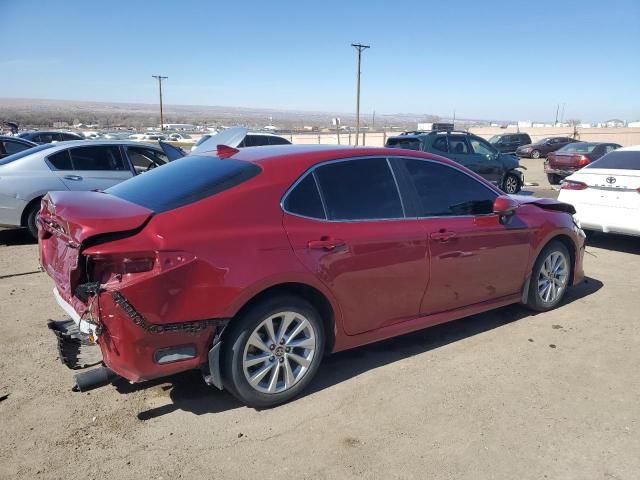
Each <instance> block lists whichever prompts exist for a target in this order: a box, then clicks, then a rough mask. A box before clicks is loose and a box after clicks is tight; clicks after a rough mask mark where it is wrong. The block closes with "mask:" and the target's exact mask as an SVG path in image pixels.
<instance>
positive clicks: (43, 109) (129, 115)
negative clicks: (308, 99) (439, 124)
mask: <svg viewBox="0 0 640 480" xmlns="http://www.w3.org/2000/svg"><path fill="white" fill-rule="evenodd" d="M163 110H164V121H165V123H193V124H208V125H234V124H244V125H247V126H249V127H263V126H265V125H269V124H273V125H275V126H277V127H278V128H282V129H290V128H296V127H302V126H305V125H311V126H322V127H325V126H330V125H331V121H332V119H333V118H335V117H339V118H340V119H341V123H342V124H343V125H353V124H355V114H354V113H348V112H341V113H336V112H318V111H300V110H278V109H267V108H248V107H226V106H201V105H164V106H163ZM360 118H361V123H362V124H363V125H369V126H376V127H390V126H397V127H401V128H415V127H416V124H417V123H418V122H430V121H438V120H444V121H446V120H449V119H447V118H443V119H440V117H438V116H436V115H429V114H416V113H397V114H376V115H375V117H374V115H373V114H362V115H361V117H360ZM0 121H15V122H18V123H19V124H20V125H21V126H40V127H44V126H52V125H53V123H55V122H66V123H68V124H69V125H74V124H77V123H83V124H87V125H93V124H98V125H100V126H101V127H103V128H108V127H109V126H115V125H127V126H132V127H137V128H141V127H148V126H156V125H159V108H158V105H157V104H145V103H111V102H87V101H72V100H51V99H40V98H0ZM456 121H460V122H469V123H481V122H482V121H478V120H473V119H462V118H460V119H456ZM482 123H484V122H482Z"/></svg>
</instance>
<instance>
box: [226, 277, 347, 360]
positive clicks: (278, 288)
mask: <svg viewBox="0 0 640 480" xmlns="http://www.w3.org/2000/svg"><path fill="white" fill-rule="evenodd" d="M277 295H294V296H297V297H300V298H303V299H304V300H306V301H307V302H309V303H310V304H311V305H312V306H313V307H314V308H315V309H316V310H317V311H318V313H319V314H320V319H321V320H322V326H323V330H324V334H325V351H326V352H331V351H333V347H334V345H335V341H336V335H337V326H336V312H335V309H334V307H333V305H332V303H331V301H330V300H329V299H328V298H327V296H326V295H325V294H324V293H323V292H321V291H320V290H318V289H317V288H315V287H313V286H311V285H308V284H306V283H301V282H283V283H278V284H275V285H271V286H269V287H267V288H264V289H263V290H261V291H260V292H258V293H256V294H255V295H253V296H252V297H251V298H249V299H248V300H247V301H246V302H245V303H244V304H243V305H242V306H241V307H240V309H239V310H238V311H237V312H236V314H235V315H234V317H236V316H239V315H242V313H244V312H245V311H247V310H248V309H250V308H251V307H253V306H254V305H256V304H257V303H259V302H261V301H263V300H264V299H266V298H269V297H273V296H277ZM232 321H233V320H232ZM222 340H223V341H224V334H223V335H222Z"/></svg>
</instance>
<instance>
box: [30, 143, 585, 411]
mask: <svg viewBox="0 0 640 480" xmlns="http://www.w3.org/2000/svg"><path fill="white" fill-rule="evenodd" d="M572 213H574V210H573V207H571V206H570V205H567V204H564V203H561V202H558V201H555V200H550V199H537V198H531V197H509V196H504V195H503V194H502V192H501V191H500V190H498V189H497V188H496V187H494V186H492V185H491V184H490V183H488V182H487V181H485V180H484V179H482V178H481V177H479V176H478V175H476V174H474V173H473V172H471V171H470V170H467V169H465V168H464V167H462V166H460V165H459V164H457V163H454V162H452V161H449V160H447V159H444V158H442V157H439V156H436V155H432V154H429V153H421V152H416V151H411V150H400V149H385V148H350V147H324V148H323V147H319V146H313V147H311V146H284V147H278V146H273V147H256V148H246V149H243V150H241V151H238V150H236V149H231V148H229V147H224V146H221V147H219V148H218V151H217V152H213V153H212V154H210V155H208V156H206V155H203V156H189V157H185V158H183V159H180V160H178V161H175V162H172V163H170V164H167V165H165V166H163V167H161V168H157V169H154V170H152V171H150V172H148V173H145V174H144V175H139V176H137V177H134V178H132V179H131V180H128V181H126V182H123V183H121V184H119V185H116V186H115V187H112V188H110V189H108V190H106V191H105V192H103V193H100V192H52V193H49V194H48V195H47V196H46V197H45V198H44V199H43V202H42V213H41V216H40V225H41V229H40V235H39V236H40V240H39V243H40V255H41V264H42V266H43V268H44V269H45V270H46V271H47V272H48V274H49V275H50V276H51V277H52V278H53V279H54V281H55V284H56V287H55V290H54V294H55V296H56V298H57V300H58V303H59V304H60V305H61V306H62V307H63V308H64V310H65V311H66V312H67V313H69V315H70V316H71V317H72V318H73V319H74V321H75V322H76V324H78V325H79V332H75V333H72V334H71V333H67V334H61V335H59V336H60V337H65V335H67V337H69V338H67V340H69V339H70V338H71V339H75V340H81V341H82V342H87V341H95V342H97V343H98V345H99V346H100V349H101V350H102V355H103V362H104V365H105V366H104V367H101V368H100V369H97V370H92V371H90V372H88V374H86V373H85V374H81V375H79V376H76V381H77V382H78V385H79V386H80V387H81V388H89V387H91V386H94V384H97V383H98V382H102V381H106V380H108V379H109V378H110V375H111V372H115V374H117V375H119V376H122V377H124V378H126V379H128V380H130V381H131V382H140V381H144V380H149V379H152V378H157V377H162V376H165V375H170V374H173V373H176V372H179V371H183V370H188V369H202V371H203V375H204V379H205V381H206V382H208V383H209V384H211V385H215V386H217V387H219V388H223V387H224V388H226V389H228V390H229V391H230V392H232V393H233V394H234V395H235V396H236V397H237V398H239V399H240V400H241V401H242V402H244V403H245V404H247V405H250V406H254V407H267V406H272V405H276V404H279V403H282V402H285V401H287V400H289V399H291V398H292V397H294V396H296V395H297V394H299V393H300V392H301V390H302V389H304V388H305V387H306V386H307V385H308V384H309V382H310V381H311V379H312V377H313V376H314V374H315V373H316V371H317V370H318V367H319V364H320V361H321V359H322V356H323V355H324V354H325V353H327V352H336V351H339V350H344V349H348V348H353V347H357V346H359V345H363V344H367V343H371V342H375V341H378V340H382V339H385V338H389V337H393V336H396V335H400V334H403V333H407V332H411V331H414V330H418V329H422V328H425V327H428V326H431V325H435V324H439V323H443V322H447V321H450V320H454V319H458V318H461V317H465V316H468V315H473V314H476V313H480V312H484V311H487V310H490V309H493V308H497V307H501V306H504V305H508V304H513V303H518V302H522V303H524V304H526V305H528V306H529V307H531V308H532V309H534V310H539V311H543V310H549V309H551V308H554V307H555V306H557V305H558V303H559V302H560V301H561V300H562V297H563V295H564V293H565V291H566V289H567V287H568V286H569V285H572V284H575V283H577V282H580V281H581V280H582V278H583V271H582V257H583V250H584V243H583V240H584V234H583V232H582V231H581V230H580V229H579V228H578V227H577V226H576V225H575V224H574V222H573V218H572ZM63 343H64V338H63ZM63 347H64V345H63ZM63 350H64V348H63ZM87 375H88V376H87Z"/></svg>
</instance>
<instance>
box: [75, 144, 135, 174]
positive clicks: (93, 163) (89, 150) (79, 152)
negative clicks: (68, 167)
mask: <svg viewBox="0 0 640 480" xmlns="http://www.w3.org/2000/svg"><path fill="white" fill-rule="evenodd" d="M70 153H71V163H72V164H73V168H74V169H75V170H128V168H127V167H126V165H125V163H124V160H123V159H122V155H121V153H120V148H118V147H114V146H98V147H78V148H72V149H71V150H70Z"/></svg>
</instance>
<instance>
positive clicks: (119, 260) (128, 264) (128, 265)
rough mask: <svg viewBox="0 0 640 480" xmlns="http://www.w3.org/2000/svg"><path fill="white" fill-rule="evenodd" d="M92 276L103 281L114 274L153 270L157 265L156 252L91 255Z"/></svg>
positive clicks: (120, 274)
mask: <svg viewBox="0 0 640 480" xmlns="http://www.w3.org/2000/svg"><path fill="white" fill-rule="evenodd" d="M89 260H90V262H91V278H92V279H93V280H95V281H99V282H101V283H105V282H107V281H108V280H109V279H110V278H111V277H112V276H114V275H118V276H122V275H128V274H136V273H144V272H149V271H151V270H153V267H154V266H155V265H156V254H155V252H150V253H145V254H140V253H136V254H130V255H127V254H118V255H95V256H90V257H89Z"/></svg>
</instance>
